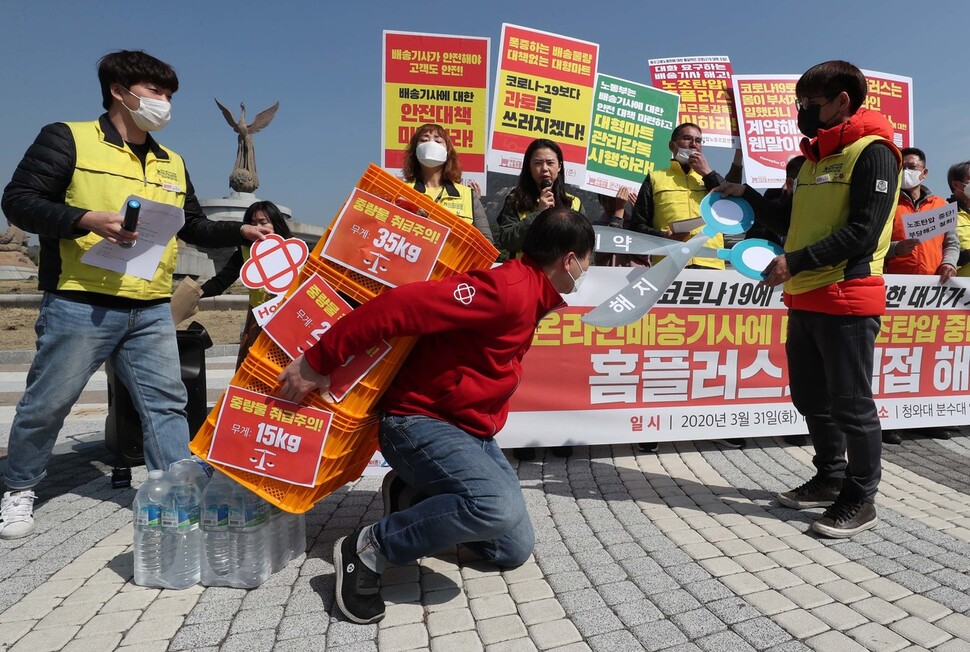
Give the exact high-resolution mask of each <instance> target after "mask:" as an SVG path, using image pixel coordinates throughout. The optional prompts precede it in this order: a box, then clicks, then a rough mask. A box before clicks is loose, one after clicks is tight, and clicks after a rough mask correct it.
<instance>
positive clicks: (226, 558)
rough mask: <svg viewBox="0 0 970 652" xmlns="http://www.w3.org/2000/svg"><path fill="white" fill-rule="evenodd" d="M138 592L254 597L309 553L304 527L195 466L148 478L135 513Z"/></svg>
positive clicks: (299, 517)
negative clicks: (205, 589)
mask: <svg viewBox="0 0 970 652" xmlns="http://www.w3.org/2000/svg"><path fill="white" fill-rule="evenodd" d="M132 509H133V512H134V526H135V553H134V554H135V584H138V585H140V586H158V587H162V588H166V589H185V588H188V587H190V586H192V585H193V584H197V583H198V582H200V581H201V582H202V584H203V585H204V586H233V587H236V588H243V589H251V588H254V587H257V586H259V585H260V584H262V583H263V582H265V581H266V580H267V579H268V578H269V576H270V575H272V574H273V573H275V572H276V571H278V570H280V569H281V568H283V567H284V566H286V565H287V564H288V563H289V562H290V560H291V559H293V558H295V557H298V556H299V555H301V554H303V552H304V551H305V549H306V519H305V517H304V515H303V514H289V513H287V512H284V511H282V510H280V509H278V508H277V507H275V506H273V505H270V504H269V503H267V502H266V501H265V500H263V499H262V498H260V497H259V496H257V495H256V494H254V493H253V492H251V491H249V490H248V489H246V488H245V487H243V486H242V485H240V484H239V483H237V482H235V481H234V480H232V479H231V478H230V477H228V476H226V475H224V474H222V473H219V472H218V471H216V472H215V473H214V474H213V476H212V478H211V480H210V478H209V474H208V473H207V472H206V470H205V469H204V468H203V467H202V465H200V464H199V463H198V462H196V461H194V460H181V461H179V462H175V463H174V464H172V466H171V467H170V468H169V470H168V471H150V472H149V474H148V480H146V481H145V482H144V484H142V486H141V488H140V489H138V493H137V494H136V495H135V502H134V505H133V506H132Z"/></svg>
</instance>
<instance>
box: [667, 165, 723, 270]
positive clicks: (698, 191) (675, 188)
mask: <svg viewBox="0 0 970 652" xmlns="http://www.w3.org/2000/svg"><path fill="white" fill-rule="evenodd" d="M650 183H651V185H652V186H653V227H654V228H655V229H662V228H664V227H666V226H668V225H669V224H670V223H671V222H677V221H679V220H688V219H691V218H694V217H700V215H701V201H702V200H703V199H704V197H705V196H706V195H707V188H705V187H704V179H703V178H701V175H699V174H697V172H695V171H694V170H692V169H691V170H689V171H688V172H687V173H686V174H685V173H684V169H683V168H682V167H680V163H678V162H676V161H671V163H670V167H669V168H668V169H666V170H654V171H653V172H651V173H650ZM701 228H703V227H697V228H696V229H694V230H692V231H691V232H690V235H691V237H693V236H694V235H696V234H698V233H700V230H701ZM707 246H708V247H713V248H715V249H721V248H723V247H724V236H723V235H722V234H720V233H718V234H717V235H716V236H714V237H713V238H711V239H710V240H708V241H707ZM662 258H663V256H654V259H655V260H660V259H662ZM687 264H688V265H698V266H700V267H710V268H712V269H724V261H723V260H721V259H720V258H691V259H690V261H689V262H688V263H687Z"/></svg>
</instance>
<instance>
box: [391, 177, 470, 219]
mask: <svg viewBox="0 0 970 652" xmlns="http://www.w3.org/2000/svg"><path fill="white" fill-rule="evenodd" d="M404 183H406V184H408V185H409V186H411V187H412V188H413V187H414V181H405V182H404ZM451 187H452V188H454V189H455V190H456V191H458V196H457V197H454V196H452V195H451V194H449V192H448V190H447V189H446V188H445V187H444V186H442V187H440V188H431V189H426V190H425V191H424V194H425V195H427V196H428V197H430V198H431V199H432V200H434V201H435V203H437V204H440V205H441V206H444V207H445V208H447V209H448V210H450V211H451V212H452V213H454V214H455V215H457V216H458V217H460V218H461V219H463V220H465V221H466V222H468V223H469V224H471V223H472V213H473V211H474V202H473V201H472V189H471V188H469V187H468V186H466V185H463V184H460V183H455V184H451Z"/></svg>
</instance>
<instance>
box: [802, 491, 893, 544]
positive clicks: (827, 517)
mask: <svg viewBox="0 0 970 652" xmlns="http://www.w3.org/2000/svg"><path fill="white" fill-rule="evenodd" d="M878 522H879V519H878V518H877V517H876V507H875V505H873V504H872V503H866V502H863V501H861V500H858V501H847V500H839V501H836V502H835V503H834V504H833V505H832V506H831V507H829V508H828V509H826V510H825V512H824V513H823V514H822V518H820V519H818V520H817V521H815V522H814V523H812V529H813V530H815V531H816V532H818V533H819V534H821V535H823V536H826V537H832V538H833V539H845V538H847V537H851V536H852V535H853V534H858V533H859V532H862V531H863V530H868V529H869V528H871V527H875V526H876V523H878Z"/></svg>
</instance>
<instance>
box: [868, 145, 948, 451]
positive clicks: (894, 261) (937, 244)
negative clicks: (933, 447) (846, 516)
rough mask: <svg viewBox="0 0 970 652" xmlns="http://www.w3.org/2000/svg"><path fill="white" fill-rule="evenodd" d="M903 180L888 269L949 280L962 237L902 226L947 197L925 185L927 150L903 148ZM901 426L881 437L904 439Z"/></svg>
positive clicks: (936, 432) (937, 431)
mask: <svg viewBox="0 0 970 652" xmlns="http://www.w3.org/2000/svg"><path fill="white" fill-rule="evenodd" d="M901 153H902V155H903V180H902V183H901V185H900V188H901V190H900V193H899V201H898V203H897V205H896V219H895V222H894V223H893V234H892V243H891V244H890V246H889V253H888V254H886V264H885V272H886V273H887V274H923V275H930V274H937V275H939V277H940V283H946V282H947V281H948V280H950V278H951V277H953V276H955V275H956V273H957V267H956V265H957V258H959V256H960V240H959V239H958V238H957V234H956V231H947V232H946V233H941V234H940V235H938V236H936V237H935V238H931V239H930V240H927V241H926V242H920V241H919V240H916V239H915V238H907V237H906V231H905V229H904V227H903V217H904V216H905V215H909V214H911V213H918V212H920V211H929V210H934V209H937V208H943V207H944V206H946V204H947V201H946V200H945V199H943V198H942V197H938V196H936V195H934V194H933V193H932V192H931V191H930V189H929V188H927V187H926V186H924V185H923V181H925V180H926V176H927V174H929V170H928V169H927V167H926V154H924V153H923V150H921V149H917V148H916V147H907V148H906V149H904V150H902V152H901ZM901 432H902V431H899V430H884V431H883V433H882V441H883V442H884V443H886V444H899V443H901V442H902V441H903V438H902V436H901ZM925 432H926V434H928V435H930V436H931V437H936V438H938V439H949V438H950V436H951V435H955V434H958V433H959V431H958V429H957V428H955V427H953V426H944V427H942V428H928V429H926V431H925Z"/></svg>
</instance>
